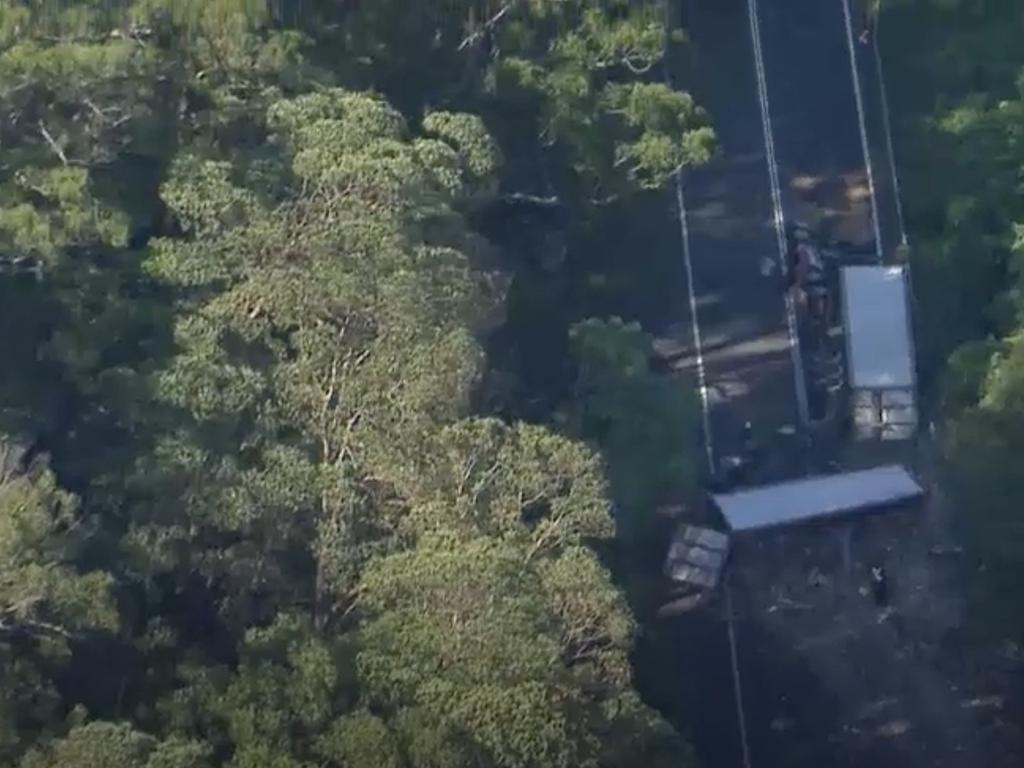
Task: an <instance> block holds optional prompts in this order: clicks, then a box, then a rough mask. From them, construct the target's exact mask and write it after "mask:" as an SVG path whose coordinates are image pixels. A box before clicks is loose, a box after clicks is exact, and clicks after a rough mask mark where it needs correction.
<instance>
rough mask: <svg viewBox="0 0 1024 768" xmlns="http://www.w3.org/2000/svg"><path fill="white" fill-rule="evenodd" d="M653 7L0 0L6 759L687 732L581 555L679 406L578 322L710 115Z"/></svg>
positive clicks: (0, 594)
mask: <svg viewBox="0 0 1024 768" xmlns="http://www.w3.org/2000/svg"><path fill="white" fill-rule="evenodd" d="M663 18H664V8H663V6H662V5H661V3H660V2H657V1H656V0H650V1H649V2H627V0H602V1H601V2H585V1H584V0H564V1H563V2H549V1H548V0H522V2H519V1H517V0H505V2H497V1H496V0H445V2H443V3H442V2H433V1H430V2H416V3H409V2H398V1H397V0H395V1H392V0H387V1H385V2H373V3H360V2H341V3H339V2H328V1H327V0H322V1H317V0H309V1H308V2H294V3H284V2H282V3H274V2H269V3H268V2H265V0H120V1H116V0H104V1H103V2H90V1H87V0H81V1H80V2H30V3H23V2H14V1H13V0H0V117H2V119H0V324H2V327H3V333H0V359H2V360H3V361H4V364H3V366H0V452H2V454H0V681H2V684H0V763H2V764H4V765H8V764H10V765H17V766H21V767H22V768H46V767H49V766H54V767H56V766H61V767H62V768H64V767H72V768H73V767H74V766H82V767H83V768H84V767H85V766H97V765H109V766H111V768H117V767H119V766H125V767H126V768H127V766H147V767H148V768H201V767H203V766H216V765H225V766H232V767H233V768H256V767H257V766H260V767H269V766H274V767H275V768H291V767H293V766H294V767H295V768H298V767H299V766H312V765H318V766H339V767H342V766H344V767H345V768H375V767H376V766H385V767H388V766H390V767H393V768H401V767H402V766H410V767H411V766H417V767H423V768H426V767H428V766H434V767H436V768H442V767H443V768H448V767H450V766H451V767H454V766H470V765H472V766H507V767H508V768H511V767H512V766H536V767H537V768H541V767H545V768H546V767H548V766H551V767H554V766H566V767H568V766H573V767H575V766H632V765H635V766H644V767H645V768H646V767H648V766H660V765H664V766H669V765H671V766H679V765H685V764H687V763H688V762H689V761H690V757H689V752H688V750H687V748H686V745H685V743H684V742H682V740H681V739H680V738H679V737H678V736H677V735H676V733H675V732H674V731H673V730H672V729H671V728H670V727H669V726H668V725H667V724H666V723H665V722H664V721H663V720H662V719H661V718H660V716H659V715H658V714H657V713H656V712H654V711H653V710H651V709H650V708H649V707H648V706H646V705H645V704H644V703H643V702H642V701H641V699H640V697H639V695H638V694H637V692H636V691H635V690H634V688H633V684H632V671H631V666H630V660H629V654H630V651H631V648H632V645H633V641H634V636H635V633H636V624H635V621H634V619H633V618H632V616H631V613H630V610H629V607H628V605H627V602H626V598H625V597H624V595H623V592H622V591H621V590H620V588H619V587H617V586H616V585H615V584H614V583H613V581H612V579H611V576H610V575H609V571H608V570H607V568H606V564H605V563H606V560H607V558H609V557H626V558H631V557H638V556H639V547H640V546H641V543H642V541H643V539H644V537H645V536H646V535H648V534H649V532H650V529H651V526H652V525H653V524H654V522H653V521H654V516H653V514H652V513H653V511H654V509H655V507H656V506H657V505H658V504H660V503H664V502H666V501H672V500H678V499H679V498H681V497H682V496H684V495H685V493H686V492H687V490H688V488H689V484H690V482H691V478H692V474H693V467H692V463H693V462H692V458H691V456H690V445H691V442H692V433H691V426H692V424H693V404H692V402H691V397H690V394H689V393H688V391H687V390H686V388H685V387H683V386H681V385H680V384H678V383H676V382H674V381H673V380H672V379H670V378H665V377H663V376H660V375H656V374H654V373H652V372H651V371H650V369H649V366H648V361H649V359H650V357H651V342H650V339H649V338H648V337H647V336H646V335H645V334H644V333H643V332H642V331H641V329H640V328H639V326H637V325H635V324H628V323H623V322H622V321H620V320H618V319H617V318H612V319H595V318H589V319H588V316H589V315H590V314H591V312H592V311H593V310H594V308H595V307H598V306H600V307H604V308H607V309H608V310H610V311H608V312H607V313H605V314H607V315H608V316H609V317H610V316H611V315H613V314H623V315H626V316H629V315H630V307H629V303H628V301H627V300H626V299H627V295H628V294H629V292H630V290H631V288H632V286H631V284H630V283H629V282H628V280H627V279H625V278H624V277H623V276H624V275H626V274H627V273H628V272H630V271H635V270H630V269H629V268H628V267H629V265H625V266H623V265H622V263H621V259H619V258H618V255H617V254H615V253H612V252H610V250H609V249H606V250H605V251H601V250H600V249H598V248H595V243H597V242H599V241H600V240H601V232H602V231H603V229H604V228H607V227H609V226H615V225H614V224H610V222H616V221H620V220H621V219H622V217H623V216H624V212H626V211H628V210H629V209H630V206H632V205H634V204H636V201H638V200H645V199H647V198H645V197H644V196H650V195H656V194H658V190H659V189H660V188H661V187H662V186H663V185H664V184H665V182H666V181H667V180H668V179H669V178H670V176H671V174H672V173H673V172H674V171H675V170H676V169H677V168H679V167H681V166H684V165H687V164H696V163H700V162H703V161H704V160H706V159H707V158H708V157H709V155H710V152H711V148H712V143H713V135H712V132H711V130H710V128H709V127H708V125H707V124H706V121H705V119H704V116H703V114H702V112H701V111H700V110H699V109H698V108H697V107H696V106H695V105H694V103H693V101H692V99H691V98H690V97H689V96H688V95H687V94H686V93H684V92H681V91H676V90H672V89H670V88H668V87H666V86H665V85H663V84H662V83H661V79H660V77H659V72H658V65H659V62H660V59H661V57H662V54H663V51H664V48H665V43H666V37H667V35H666V30H665V28H664V25H663V21H662V20H663ZM595 277H597V278H599V279H595ZM527 296H530V297H533V299H532V300H533V301H534V303H532V304H531V303H529V302H528V301H524V297H527ZM536 302H539V304H537V303H536ZM570 327H571V332H570ZM524 330H532V331H534V332H536V333H537V334H538V335H540V336H543V337H544V338H546V339H548V340H550V342H551V343H550V344H549V345H548V346H544V345H540V346H539V347H538V348H537V350H540V352H539V353H538V351H537V350H535V349H533V345H532V338H533V337H531V336H530V335H529V334H524V333H523V331H524ZM538 354H541V355H545V356H548V357H546V358H545V359H546V360H547V361H548V362H550V355H551V354H556V355H557V356H558V359H559V362H558V364H557V365H550V366H547V367H550V368H551V369H552V370H555V371H557V377H558V381H557V382H556V383H555V384H554V385H552V386H547V385H545V384H541V383H538V382H537V381H536V380H535V379H534V378H531V371H532V370H536V369H537V367H538V365H537V361H538V359H539V358H538V357H537V355H538ZM538 402H539V403H541V405H540V406H539V407H538V406H537V405H536V404H537V403H538ZM637 403H640V404H641V407H640V409H639V410H638V409H637V408H636V404H637ZM524 416H531V417H532V420H531V421H530V422H528V421H525V420H524ZM654 456H658V457H659V458H660V459H662V460H660V461H658V462H655V461H652V458H653V457H654ZM666 457H668V458H666ZM613 507H614V510H615V515H614V518H613V516H612V514H611V512H612V509H613ZM616 524H617V527H618V531H619V534H618V536H617V535H616Z"/></svg>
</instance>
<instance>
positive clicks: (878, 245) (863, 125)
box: [840, 0, 885, 264]
mask: <svg viewBox="0 0 1024 768" xmlns="http://www.w3.org/2000/svg"><path fill="white" fill-rule="evenodd" d="M840 2H841V3H842V4H843V18H844V20H845V21H846V45H847V48H848V49H849V52H850V72H851V74H852V75H853V97H854V101H855V102H856V103H857V126H858V128H860V146H861V151H862V152H863V153H864V168H865V170H866V171H867V175H868V192H869V194H870V195H871V226H872V228H873V229H874V235H875V254H876V255H877V256H878V263H879V264H881V263H882V261H883V260H884V258H885V257H884V255H883V253H882V231H881V229H880V228H879V225H878V202H877V201H876V200H875V174H874V172H873V170H872V168H871V150H870V148H869V147H868V129H867V122H866V121H865V119H864V98H863V95H862V94H861V88H860V71H859V70H858V69H857V50H856V48H855V47H854V46H855V43H854V42H853V21H852V19H851V17H850V0H840Z"/></svg>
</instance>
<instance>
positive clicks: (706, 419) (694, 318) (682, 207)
mask: <svg viewBox="0 0 1024 768" xmlns="http://www.w3.org/2000/svg"><path fill="white" fill-rule="evenodd" d="M675 183H676V209H677V210H678V212H679V236H680V239H681V240H682V242H683V265H684V267H685V269H686V291H687V294H688V295H689V300H690V319H691V323H690V327H691V328H692V329H693V352H694V356H695V357H696V358H697V387H698V389H699V390H700V408H701V418H702V426H703V428H704V453H705V455H706V456H707V460H708V470H709V471H710V472H712V473H714V471H715V453H714V449H713V447H712V441H711V415H710V413H709V404H708V383H707V373H706V371H705V369H704V344H703V342H702V340H701V335H700V319H699V315H698V314H697V296H696V294H695V293H694V290H693V261H692V259H691V257H690V229H689V225H688V224H687V222H686V201H685V199H684V198H683V172H682V171H676V178H675Z"/></svg>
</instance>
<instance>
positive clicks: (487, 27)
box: [457, 0, 522, 51]
mask: <svg viewBox="0 0 1024 768" xmlns="http://www.w3.org/2000/svg"><path fill="white" fill-rule="evenodd" d="M521 2H522V0H508V2H507V3H505V4H504V5H503V6H501V8H500V9H499V10H498V12H497V13H496V14H494V15H493V16H491V18H489V19H488V20H487V21H485V22H484V23H483V26H481V27H480V28H479V29H477V30H476V31H474V32H473V33H472V34H471V35H469V36H468V37H466V38H465V39H464V40H463V41H462V42H461V43H459V47H458V49H457V50H459V51H464V50H466V48H469V47H470V46H472V45H476V44H477V43H478V42H480V41H481V40H482V39H483V38H484V37H485V36H486V35H487V34H488V33H489V32H490V31H491V30H492V29H494V28H495V27H496V26H498V25H499V24H500V23H501V21H502V19H504V18H505V17H506V16H508V15H509V14H510V13H511V12H512V11H514V10H515V9H516V6H517V5H519V4H520V3H521Z"/></svg>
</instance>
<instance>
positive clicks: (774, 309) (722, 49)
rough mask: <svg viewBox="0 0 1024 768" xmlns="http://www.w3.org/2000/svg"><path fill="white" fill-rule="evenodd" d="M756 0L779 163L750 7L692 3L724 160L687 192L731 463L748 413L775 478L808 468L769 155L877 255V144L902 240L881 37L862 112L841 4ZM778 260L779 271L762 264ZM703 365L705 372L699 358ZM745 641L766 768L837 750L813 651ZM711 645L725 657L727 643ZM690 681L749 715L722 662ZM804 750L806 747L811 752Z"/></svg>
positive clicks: (700, 62)
mask: <svg viewBox="0 0 1024 768" xmlns="http://www.w3.org/2000/svg"><path fill="white" fill-rule="evenodd" d="M756 7H757V12H758V16H757V18H758V23H759V32H760V45H761V51H762V61H763V65H764V69H763V74H764V81H765V86H766V88H765V90H766V96H767V109H768V112H769V115H770V126H771V132H772V136H773V138H774V142H773V143H774V153H773V155H772V157H771V158H770V157H769V153H768V151H767V149H766V144H765V138H764V129H763V123H762V112H761V100H760V95H759V89H758V79H757V69H756V66H755V53H754V44H753V37H752V32H751V24H750V17H749V13H748V8H749V6H748V0H686V1H685V2H683V13H684V26H685V28H686V29H687V32H688V34H689V37H690V42H691V45H690V56H691V60H690V61H689V66H688V69H689V70H690V72H691V73H692V77H690V78H688V79H687V81H686V83H687V85H688V86H689V87H690V88H692V90H693V93H694V96H695V97H696V99H697V100H698V102H699V103H700V104H701V105H702V106H703V107H704V108H705V109H707V110H708V112H709V113H710V116H711V120H712V123H713V125H714V127H715V130H716V133H717V136H718V141H719V145H720V154H719V156H718V157H717V158H716V160H715V161H714V162H713V163H711V164H709V165H707V166H705V167H703V168H700V169H695V170H690V171H688V172H687V173H686V174H685V175H684V177H683V191H684V198H685V208H686V215H687V222H688V225H689V252H690V257H691V268H692V272H693V285H692V290H693V294H694V297H695V300H696V321H697V323H698V325H699V330H700V335H701V338H702V342H703V344H702V347H703V362H704V369H705V373H706V383H707V391H708V403H709V423H710V437H711V442H712V446H713V449H714V453H715V455H716V456H717V457H721V456H723V455H726V454H729V453H733V452H736V451H738V450H739V443H740V439H739V438H740V427H741V425H742V424H743V422H744V421H745V420H750V421H751V422H752V423H753V424H754V427H755V430H756V431H757V432H758V433H759V435H760V436H761V437H762V438H763V439H765V440H767V441H768V444H767V446H766V447H767V448H768V449H769V451H770V452H771V454H772V455H773V456H774V458H775V459H776V464H775V466H772V467H771V468H770V469H769V475H770V476H775V477H778V476H787V475H794V474H799V473H800V472H801V467H800V464H799V462H798V461H796V456H795V450H794V449H795V446H794V445H793V442H792V441H791V440H790V441H788V442H787V440H786V438H776V437H774V435H775V434H777V433H778V432H779V431H780V430H782V431H786V428H787V427H788V428H792V427H794V426H795V425H796V422H797V418H798V413H797V396H796V385H795V380H796V376H795V370H794V362H793V356H792V353H791V349H790V335H789V330H788V326H787V321H786V307H785V298H784V293H783V291H782V280H781V275H780V273H779V269H778V259H779V253H778V246H777V241H776V235H775V231H774V223H773V216H774V206H773V202H772V194H771V187H770V181H769V162H770V160H772V159H773V160H774V162H775V163H776V167H777V174H778V181H779V188H780V189H779V192H780V198H781V207H782V214H783V217H784V219H785V220H787V221H794V220H801V221H805V222H807V223H808V224H811V225H816V226H818V227H819V228H821V229H822V230H824V232H825V233H826V234H828V235H830V236H832V237H834V238H836V239H838V240H842V241H848V242H854V243H858V244H861V245H863V246H865V247H869V248H871V247H874V246H875V231H876V226H875V221H874V213H873V209H872V205H871V194H870V189H869V183H868V173H867V165H866V162H865V154H864V148H863V144H864V141H863V138H865V137H866V140H867V144H868V146H869V156H870V159H871V161H872V170H873V174H872V175H873V177H874V178H873V180H874V185H873V186H874V193H875V194H874V197H875V200H876V202H877V204H878V208H879V210H880V211H881V214H880V215H879V220H878V227H877V229H878V230H880V232H881V240H882V251H883V254H884V255H885V257H886V258H889V257H890V256H891V254H892V250H893V248H894V247H895V245H896V243H897V242H898V239H899V227H898V222H897V217H896V214H895V197H894V191H893V185H892V183H891V174H890V171H889V165H888V163H889V159H888V157H887V155H886V154H885V149H886V142H885V133H884V126H883V123H882V114H881V96H880V92H879V89H878V86H879V78H878V75H877V72H876V70H875V66H876V59H875V57H874V52H873V49H872V48H871V47H870V45H862V44H860V43H859V42H858V41H857V39H856V38H857V36H858V35H859V33H860V28H859V23H860V19H859V18H858V17H857V16H853V18H852V22H853V24H854V30H853V35H854V56H855V61H856V65H857V67H858V69H857V74H858V75H859V79H860V86H861V95H862V104H861V107H862V110H861V112H860V113H859V112H858V108H857V101H856V98H855V90H854V75H853V69H852V67H851V60H850V45H849V38H848V34H847V26H846V17H845V14H844V6H843V0H756ZM860 114H863V119H864V129H865V137H862V134H861V121H860V117H859V116H860ZM770 263H775V264H776V268H775V270H774V271H773V272H772V273H771V274H769V275H765V274H764V271H763V266H764V265H766V264H770ZM691 352H692V350H691ZM689 363H690V364H691V365H693V366H694V367H696V364H697V360H696V355H695V354H691V356H690V358H689ZM801 373H802V372H801ZM719 626H720V625H719ZM741 634H742V637H741V642H740V648H739V655H740V668H741V671H742V675H741V677H742V678H743V679H745V680H748V681H750V684H751V685H750V689H749V690H748V691H747V692H746V702H745V703H746V705H747V706H745V711H746V713H747V725H748V730H749V734H748V735H749V742H750V746H751V748H752V751H753V755H752V758H753V764H754V765H758V766H773V767H774V766H782V765H787V766H796V765H812V764H822V760H823V759H824V762H825V763H828V760H829V758H833V759H834V758H836V755H835V754H834V753H833V752H832V750H833V746H832V745H829V744H828V743H827V742H826V741H825V735H826V734H827V733H828V732H829V731H831V730H832V728H831V724H832V721H834V720H835V719H836V718H838V717H839V716H840V715H839V711H838V709H839V708H840V702H839V701H838V700H834V699H835V696H834V695H831V694H830V695H831V698H830V695H826V693H827V692H824V691H820V690H819V691H815V690H814V688H815V685H816V683H815V677H814V675H813V674H811V673H810V672H809V671H807V670H803V671H801V670H802V669H803V666H802V665H803V661H802V660H801V659H799V658H795V657H794V658H791V659H789V660H788V661H784V659H785V658H787V657H786V655H785V653H784V652H783V651H784V649H781V648H778V647H776V648H774V649H773V650H772V652H771V653H770V654H769V655H768V656H766V655H765V652H766V649H768V648H769V647H770V646H771V645H772V642H773V640H772V638H771V637H768V636H767V635H764V636H757V632H756V628H753V627H751V626H745V627H744V628H743V631H742V633H741ZM708 642H709V647H710V646H712V645H713V646H715V647H716V648H718V649H719V651H720V650H721V647H722V645H721V644H722V643H724V637H719V638H718V639H717V640H711V639H709V641H708ZM709 654H710V652H709ZM769 657H770V658H771V659H772V661H771V662H769V663H766V662H765V659H766V658H769ZM707 661H708V664H709V665H713V666H715V667H716V673H717V667H718V666H719V665H720V664H722V663H723V660H722V659H720V658H716V659H714V660H713V661H712V659H711V655H708V656H707ZM691 686H692V687H693V689H694V690H693V698H694V701H695V702H705V704H704V707H701V706H697V705H695V711H698V712H699V711H701V710H702V709H703V710H705V711H708V712H713V713H714V717H716V718H723V717H728V714H727V713H730V712H734V711H735V710H734V702H733V699H732V691H731V690H729V688H728V687H726V686H725V685H724V679H723V678H721V676H718V677H716V676H715V674H712V672H711V671H710V670H709V671H708V672H707V673H706V674H703V675H700V676H699V679H696V680H694V681H692V683H691ZM730 687H731V684H730ZM787 697H789V698H791V699H792V706H793V708H794V710H800V711H799V712H798V711H794V712H793V713H792V717H793V719H794V721H795V723H796V726H795V727H796V730H797V732H799V738H798V739H795V740H794V739H782V740H780V737H779V735H778V734H777V733H776V732H775V731H774V730H773V728H774V726H773V725H772V720H773V718H774V717H775V714H769V713H772V712H774V711H775V710H776V709H777V708H778V702H779V701H780V700H784V699H786V698H787ZM825 710H828V712H826V711H825ZM826 721H827V722H826ZM698 731H700V729H698ZM704 733H711V734H713V736H708V742H709V743H707V744H704V745H702V744H697V747H698V751H700V752H701V753H702V754H701V757H702V758H703V759H704V761H705V762H707V763H708V764H714V765H717V766H719V767H720V768H729V767H730V766H739V765H740V764H741V761H740V755H739V753H738V752H737V748H736V745H737V743H738V726H737V724H736V723H735V722H732V723H730V727H728V728H725V727H724V723H722V722H719V724H718V726H717V727H716V728H709V729H708V730H706V731H704ZM783 741H784V742H786V743H782V742H783ZM795 745H800V746H802V748H803V749H805V750H806V752H805V753H804V754H800V755H798V754H797V753H796V752H795V751H794V750H795V749H796V746H795ZM787 761H788V762H787ZM882 762H885V760H883V761H882ZM889 764H891V763H889Z"/></svg>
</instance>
